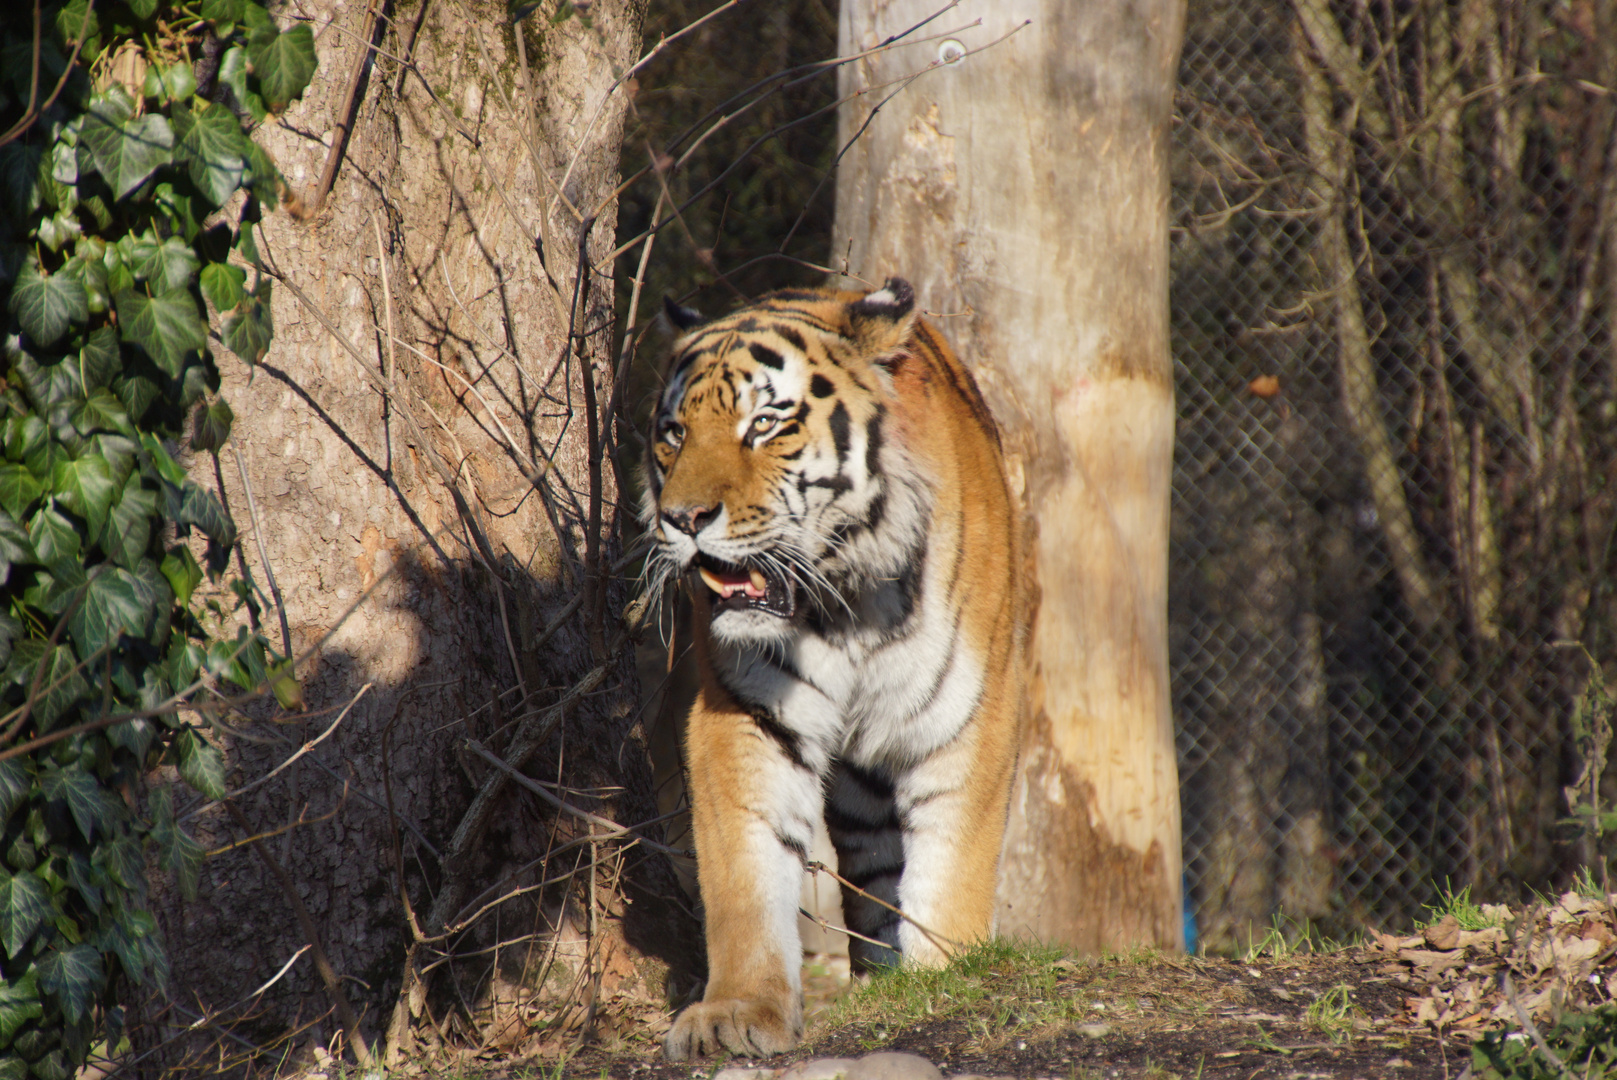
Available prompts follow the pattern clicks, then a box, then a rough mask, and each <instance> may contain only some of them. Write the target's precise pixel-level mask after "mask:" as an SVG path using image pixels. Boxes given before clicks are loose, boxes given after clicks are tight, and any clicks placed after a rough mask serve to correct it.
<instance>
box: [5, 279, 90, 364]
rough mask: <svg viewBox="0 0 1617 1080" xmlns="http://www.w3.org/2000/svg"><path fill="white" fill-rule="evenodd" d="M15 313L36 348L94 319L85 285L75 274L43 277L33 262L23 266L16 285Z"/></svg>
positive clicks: (13, 312)
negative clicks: (70, 326) (91, 315)
mask: <svg viewBox="0 0 1617 1080" xmlns="http://www.w3.org/2000/svg"><path fill="white" fill-rule="evenodd" d="M10 309H11V313H12V314H13V315H15V316H17V323H18V325H20V326H21V327H22V332H23V333H25V334H27V335H28V337H29V339H30V340H32V341H33V342H34V344H36V345H49V344H51V343H52V342H54V341H55V340H56V339H57V338H59V337H61V336H62V335H63V334H64V333H66V332H67V328H68V326H69V324H71V323H75V322H83V321H84V320H86V319H88V318H89V317H90V303H89V298H88V297H87V296H86V295H85V292H84V283H83V282H82V281H79V280H78V279H77V278H75V277H74V276H73V275H72V274H60V273H58V274H50V275H46V274H42V273H40V270H39V266H38V264H37V263H35V262H34V261H33V260H32V259H30V260H29V261H28V262H25V263H23V265H22V269H21V270H20V271H18V273H17V282H16V284H15V285H14V286H12V292H11V304H10Z"/></svg>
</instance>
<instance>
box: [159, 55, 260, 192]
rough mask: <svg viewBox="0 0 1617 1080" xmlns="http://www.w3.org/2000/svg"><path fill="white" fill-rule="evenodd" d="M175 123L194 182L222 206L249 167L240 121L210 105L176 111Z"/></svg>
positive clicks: (226, 110) (182, 154)
mask: <svg viewBox="0 0 1617 1080" xmlns="http://www.w3.org/2000/svg"><path fill="white" fill-rule="evenodd" d="M187 70H188V71H189V70H190V69H189V68H187ZM175 120H176V122H177V123H178V125H179V128H180V131H181V134H180V141H179V144H178V145H177V146H176V147H175V150H176V152H177V153H178V155H179V156H180V157H181V158H183V159H184V160H185V161H186V163H187V165H188V167H189V172H190V176H191V182H192V183H193V184H195V185H196V186H197V190H199V191H201V192H202V193H203V194H204V195H206V196H207V197H208V198H209V199H210V200H212V202H213V205H214V206H220V205H222V204H223V203H224V201H225V200H226V199H228V198H230V193H231V192H233V191H235V190H236V189H237V188H238V187H240V186H241V177H242V173H243V172H244V171H245V169H246V167H247V166H246V162H245V161H243V160H242V152H243V150H244V149H245V146H244V145H243V144H244V143H245V142H246V139H245V137H244V136H243V135H242V133H241V121H239V120H237V119H236V117H235V114H233V113H232V112H231V111H230V110H229V109H227V108H225V107H224V106H223V105H214V104H211V103H209V104H207V105H205V106H204V107H199V108H196V109H190V110H177V111H176V114H175Z"/></svg>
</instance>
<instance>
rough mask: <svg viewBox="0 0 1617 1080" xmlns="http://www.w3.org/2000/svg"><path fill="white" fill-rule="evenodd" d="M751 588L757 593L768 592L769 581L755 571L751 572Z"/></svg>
mask: <svg viewBox="0 0 1617 1080" xmlns="http://www.w3.org/2000/svg"><path fill="white" fill-rule="evenodd" d="M752 587H753V588H755V589H757V590H758V591H759V592H768V591H769V581H768V580H767V579H766V578H765V577H764V575H763V574H761V573H759V572H758V571H757V570H754V571H752Z"/></svg>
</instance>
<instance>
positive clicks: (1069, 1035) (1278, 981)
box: [482, 949, 1470, 1080]
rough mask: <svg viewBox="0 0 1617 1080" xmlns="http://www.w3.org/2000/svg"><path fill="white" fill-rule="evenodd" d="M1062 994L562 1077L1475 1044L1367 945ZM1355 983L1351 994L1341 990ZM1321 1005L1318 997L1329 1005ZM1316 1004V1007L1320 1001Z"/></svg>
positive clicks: (1133, 964) (1414, 1066)
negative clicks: (824, 1063)
mask: <svg viewBox="0 0 1617 1080" xmlns="http://www.w3.org/2000/svg"><path fill="white" fill-rule="evenodd" d="M1058 966H1060V967H1061V969H1062V970H1061V973H1060V975H1059V977H1058V980H1057V982H1056V991H1057V992H1058V993H1060V994H1062V995H1066V996H1068V997H1070V998H1071V999H1073V1000H1075V1001H1078V1002H1081V1003H1082V1012H1083V1013H1084V1014H1085V1015H1087V1016H1090V1017H1092V1019H1089V1020H1086V1021H1082V1022H1078V1023H1074V1022H1072V1021H1070V1020H1066V1021H1063V1022H1060V1023H1049V1022H1044V1023H1040V1022H1039V1021H1038V1020H1037V1019H1036V1016H1035V1014H1036V1013H1037V1012H1038V1011H1039V1010H1038V1008H1037V1006H1038V1005H1042V1004H1043V1002H1018V1001H1016V1000H1014V999H1011V998H1007V999H1003V1000H997V1001H996V1002H995V1003H994V1007H993V1009H992V1010H991V1011H990V1010H984V1011H982V1012H980V1013H978V1014H976V1015H973V1016H972V1017H970V1018H969V1019H962V1018H959V1017H953V1018H948V1019H942V1020H932V1021H924V1022H920V1023H913V1024H905V1025H902V1026H894V1027H892V1028H887V1027H884V1026H883V1025H881V1024H880V1023H860V1022H855V1023H851V1024H846V1025H842V1026H838V1027H835V1028H832V1027H829V1026H828V1025H827V1023H826V1021H825V1020H824V1019H821V1020H818V1021H815V1020H811V1021H810V1024H809V1029H808V1032H807V1036H806V1039H805V1043H804V1046H803V1047H802V1048H801V1049H800V1050H798V1051H797V1052H795V1053H793V1054H789V1055H784V1056H782V1057H779V1058H771V1059H768V1060H767V1061H757V1062H749V1061H742V1060H736V1059H731V1060H728V1061H723V1062H720V1061H716V1060H715V1061H707V1062H700V1063H696V1064H694V1065H693V1064H680V1065H675V1064H672V1063H669V1062H665V1061H663V1060H661V1057H660V1055H658V1054H656V1053H655V1052H654V1051H651V1052H649V1053H648V1049H649V1048H648V1047H646V1046H645V1045H644V1044H641V1045H640V1046H639V1047H638V1048H636V1049H635V1050H629V1049H628V1048H626V1047H625V1048H623V1049H619V1050H611V1049H606V1048H602V1047H585V1048H583V1049H581V1050H580V1051H579V1052H578V1053H576V1054H575V1055H574V1056H573V1057H571V1059H570V1060H568V1061H567V1062H566V1063H565V1064H564V1065H562V1066H561V1073H562V1075H566V1076H579V1077H593V1076H610V1077H622V1078H630V1077H632V1078H635V1080H662V1078H668V1080H672V1078H676V1077H677V1078H678V1080H688V1078H692V1077H708V1076H711V1075H712V1074H713V1073H714V1072H716V1071H717V1069H718V1068H720V1067H731V1066H745V1065H764V1066H768V1067H772V1068H779V1067H781V1066H784V1065H787V1064H790V1063H792V1062H795V1061H801V1060H806V1059H809V1058H815V1057H857V1056H860V1055H862V1054H867V1053H870V1052H872V1051H875V1050H902V1051H909V1052H912V1053H916V1054H920V1055H922V1056H923V1057H925V1058H927V1059H928V1060H930V1061H932V1062H933V1063H934V1064H936V1065H937V1066H938V1067H939V1068H940V1069H941V1070H942V1071H943V1072H944V1074H945V1075H946V1076H950V1075H956V1074H968V1073H979V1074H983V1075H989V1076H1014V1077H1018V1078H1027V1077H1063V1078H1067V1077H1073V1078H1091V1077H1093V1078H1096V1080H1100V1078H1105V1080H1112V1078H1120V1080H1125V1078H1133V1077H1141V1078H1151V1080H1168V1078H1169V1077H1172V1076H1174V1075H1177V1076H1179V1077H1182V1078H1183V1080H1192V1078H1195V1077H1204V1078H1205V1077H1219V1076H1223V1077H1239V1078H1241V1080H1263V1078H1274V1080H1281V1078H1285V1080H1293V1078H1310V1080H1312V1078H1321V1080H1324V1078H1336V1077H1341V1078H1344V1080H1345V1078H1349V1077H1397V1078H1400V1080H1403V1078H1408V1080H1417V1078H1428V1077H1431V1078H1438V1077H1442V1078H1447V1077H1450V1076H1455V1077H1457V1076H1458V1075H1459V1074H1460V1073H1462V1072H1463V1071H1464V1070H1465V1067H1466V1065H1467V1064H1468V1063H1469V1061H1470V1040H1469V1039H1468V1038H1465V1037H1463V1036H1462V1037H1458V1038H1456V1037H1447V1038H1440V1037H1439V1036H1438V1035H1437V1034H1436V1033H1435V1028H1434V1027H1433V1026H1432V1025H1428V1024H1417V1023H1415V1022H1414V1021H1413V1012H1412V1008H1413V1006H1412V1004H1411V1003H1412V1000H1413V998H1412V995H1415V994H1418V993H1420V992H1422V989H1423V988H1422V987H1421V986H1419V985H1418V983H1416V984H1401V983H1400V982H1399V981H1398V978H1399V975H1398V974H1397V973H1389V968H1390V965H1388V964H1386V963H1384V962H1381V961H1380V960H1379V959H1378V958H1377V957H1376V956H1375V955H1374V954H1373V952H1372V950H1368V949H1357V950H1352V951H1350V952H1344V953H1339V954H1332V955H1297V956H1292V957H1289V958H1286V959H1281V960H1271V959H1263V960H1254V961H1250V962H1247V961H1236V960H1224V959H1214V958H1195V957H1177V958H1166V957H1154V958H1140V959H1127V958H1122V959H1120V958H1112V959H1106V960H1097V961H1093V962H1074V961H1062V962H1061V964H1060V965H1058ZM1342 987H1346V988H1347V989H1346V991H1345V992H1344V991H1342V990H1340V989H1339V988H1342ZM1320 1002H1324V1003H1325V1004H1324V1005H1323V1006H1322V1005H1320V1004H1319V1003H1320ZM1311 1007H1312V1009H1311ZM482 1064H483V1067H484V1068H487V1069H488V1070H489V1071H488V1073H487V1074H486V1075H488V1076H490V1077H507V1076H509V1077H521V1076H547V1077H548V1076H555V1075H557V1071H556V1070H557V1068H558V1064H560V1063H557V1062H553V1061H552V1062H544V1063H540V1062H530V1063H524V1064H517V1063H498V1062H494V1061H486V1062H483V1063H482Z"/></svg>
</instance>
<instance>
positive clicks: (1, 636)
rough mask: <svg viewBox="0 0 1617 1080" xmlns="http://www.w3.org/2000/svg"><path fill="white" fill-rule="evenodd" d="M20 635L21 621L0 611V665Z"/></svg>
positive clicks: (9, 661) (7, 662)
mask: <svg viewBox="0 0 1617 1080" xmlns="http://www.w3.org/2000/svg"><path fill="white" fill-rule="evenodd" d="M21 636H22V623H21V622H19V621H18V619H17V617H16V616H14V615H12V614H11V612H9V611H0V666H4V665H6V664H9V663H11V643H12V642H13V641H16V640H17V639H18V638H19V637H21ZM0 824H3V822H0Z"/></svg>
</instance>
